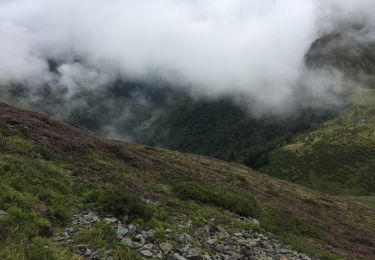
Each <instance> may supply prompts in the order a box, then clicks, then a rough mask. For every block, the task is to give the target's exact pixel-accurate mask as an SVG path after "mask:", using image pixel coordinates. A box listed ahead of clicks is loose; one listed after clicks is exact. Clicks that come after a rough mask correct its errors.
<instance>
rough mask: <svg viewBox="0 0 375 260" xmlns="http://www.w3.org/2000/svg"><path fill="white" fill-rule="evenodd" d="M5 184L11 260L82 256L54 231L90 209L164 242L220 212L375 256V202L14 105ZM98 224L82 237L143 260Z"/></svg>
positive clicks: (2, 151) (297, 238) (7, 118)
mask: <svg viewBox="0 0 375 260" xmlns="http://www.w3.org/2000/svg"><path fill="white" fill-rule="evenodd" d="M0 190H1V192H0V210H2V212H3V213H1V214H0V231H1V232H0V258H1V259H72V258H77V256H76V255H75V254H74V252H75V247H72V246H69V245H67V246H61V245H59V244H57V243H55V242H53V240H52V239H51V238H52V237H53V236H54V234H56V233H58V232H59V230H60V229H61V228H63V227H64V226H66V225H67V223H69V221H70V218H71V216H72V214H73V213H78V212H81V211H82V210H84V209H86V208H88V207H90V208H94V209H95V210H97V211H105V212H110V213H112V214H114V215H115V216H121V215H123V214H127V215H129V217H130V218H131V219H132V220H133V221H135V222H136V223H138V224H139V225H142V226H149V227H152V228H153V229H155V230H156V231H157V236H156V235H155V237H156V239H157V241H160V242H161V241H163V239H165V234H164V233H163V232H164V230H165V229H166V228H171V227H173V226H174V224H175V223H176V221H187V220H191V223H192V224H191V225H190V226H188V227H186V228H185V227H183V230H184V232H187V233H192V232H194V228H197V227H203V226H204V225H206V223H207V219H211V221H214V222H215V224H218V225H221V226H223V227H225V229H226V230H228V231H230V230H232V229H234V228H235V227H238V226H241V228H243V229H257V230H259V231H261V232H266V231H270V232H272V233H274V234H276V235H277V236H278V237H279V239H281V240H282V241H284V242H285V243H287V244H290V245H292V246H293V248H295V249H298V250H299V251H302V252H306V253H308V254H310V255H313V256H314V255H315V256H319V257H321V258H323V259H344V258H349V259H356V258H365V259H373V258H374V257H375V250H374V248H375V239H374V238H375V219H374V218H373V217H372V216H374V215H375V209H374V208H371V207H367V206H365V204H362V203H357V202H354V201H353V200H351V199H348V198H339V197H331V196H328V195H324V194H321V193H319V192H316V191H312V190H309V189H307V188H303V187H301V186H298V185H296V184H291V183H289V182H286V181H283V180H278V179H273V178H271V177H268V176H266V175H262V174H260V173H257V172H254V171H252V170H251V169H249V168H246V167H244V166H241V165H237V164H231V163H226V162H222V161H218V160H215V159H212V158H208V157H203V156H197V155H188V154H183V153H179V152H172V151H167V150H162V149H156V148H151V147H146V146H141V145H129V144H125V143H122V142H118V141H111V140H105V139H101V138H98V137H95V136H93V135H91V134H88V133H86V132H83V131H81V130H78V129H75V128H73V127H71V126H68V125H65V124H62V123H59V122H56V121H53V120H50V119H47V118H45V117H43V116H41V115H39V114H35V113H31V112H27V111H23V110H19V109H15V108H13V107H10V106H8V105H6V104H4V103H2V104H1V105H0ZM148 200H151V201H153V202H155V203H151V204H150V203H146V201H148ZM4 212H5V214H4ZM234 213H236V214H239V215H242V216H245V217H248V216H250V217H254V218H257V219H258V220H259V221H260V226H259V227H258V226H254V225H253V224H246V223H245V224H244V223H243V222H238V220H237V219H238V217H235V215H233V214H234ZM93 228H94V229H93V230H88V231H85V232H84V233H79V234H78V235H77V236H76V237H75V240H74V241H76V242H77V243H82V241H83V242H85V243H88V244H90V245H92V246H106V247H107V248H111V249H113V252H114V253H113V254H114V258H115V259H134V257H135V256H134V255H132V252H131V251H129V250H128V249H127V248H126V247H123V246H119V245H114V244H113V243H111V241H112V240H111V239H110V238H111V237H112V236H113V234H112V233H111V231H110V230H108V229H107V228H106V226H105V225H104V226H103V225H102V224H99V225H97V226H95V227H93ZM172 229H173V228H172ZM171 232H174V231H173V230H172V231H171ZM170 242H171V243H172V244H174V243H175V242H173V241H170Z"/></svg>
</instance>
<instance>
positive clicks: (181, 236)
mask: <svg viewBox="0 0 375 260" xmlns="http://www.w3.org/2000/svg"><path fill="white" fill-rule="evenodd" d="M175 239H176V241H178V242H180V243H181V244H186V243H190V242H192V241H193V238H192V237H191V236H190V235H188V234H186V233H183V234H178V235H176V237H175Z"/></svg>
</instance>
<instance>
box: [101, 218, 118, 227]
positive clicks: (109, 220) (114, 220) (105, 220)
mask: <svg viewBox="0 0 375 260" xmlns="http://www.w3.org/2000/svg"><path fill="white" fill-rule="evenodd" d="M103 220H104V222H105V223H107V224H108V225H114V224H116V223H117V218H104V219H103Z"/></svg>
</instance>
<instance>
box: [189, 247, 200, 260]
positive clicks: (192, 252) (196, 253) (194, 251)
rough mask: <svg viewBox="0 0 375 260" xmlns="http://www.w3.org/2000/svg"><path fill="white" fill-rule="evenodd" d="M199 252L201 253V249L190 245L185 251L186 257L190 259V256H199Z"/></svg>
mask: <svg viewBox="0 0 375 260" xmlns="http://www.w3.org/2000/svg"><path fill="white" fill-rule="evenodd" d="M201 254H202V249H201V248H197V247H191V248H189V250H188V251H187V255H188V256H187V258H188V259H191V258H192V257H197V256H200V255H201Z"/></svg>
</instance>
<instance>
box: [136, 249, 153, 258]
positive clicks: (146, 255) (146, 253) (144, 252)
mask: <svg viewBox="0 0 375 260" xmlns="http://www.w3.org/2000/svg"><path fill="white" fill-rule="evenodd" d="M139 253H140V254H141V255H142V256H144V257H152V256H153V255H154V254H153V253H152V252H151V251H150V250H141V251H140V252H139Z"/></svg>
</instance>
